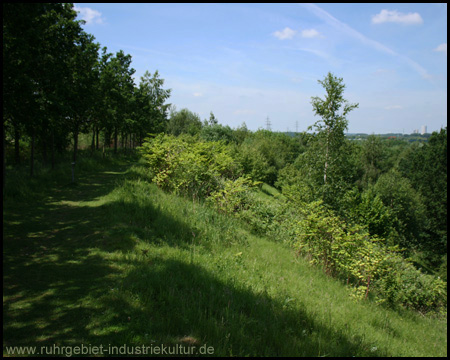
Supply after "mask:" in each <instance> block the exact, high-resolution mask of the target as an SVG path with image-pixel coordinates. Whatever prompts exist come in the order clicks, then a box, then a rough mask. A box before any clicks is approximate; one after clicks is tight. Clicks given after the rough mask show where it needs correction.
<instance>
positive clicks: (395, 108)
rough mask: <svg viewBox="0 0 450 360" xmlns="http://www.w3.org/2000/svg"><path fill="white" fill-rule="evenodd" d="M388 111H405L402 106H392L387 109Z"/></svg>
mask: <svg viewBox="0 0 450 360" xmlns="http://www.w3.org/2000/svg"><path fill="white" fill-rule="evenodd" d="M385 109H386V110H400V109H403V106H401V105H390V106H386V107H385Z"/></svg>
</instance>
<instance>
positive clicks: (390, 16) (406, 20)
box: [372, 9, 423, 25]
mask: <svg viewBox="0 0 450 360" xmlns="http://www.w3.org/2000/svg"><path fill="white" fill-rule="evenodd" d="M386 22H393V23H399V24H404V25H417V24H422V23H423V19H422V17H421V16H420V14H419V13H408V14H403V13H400V12H398V11H396V10H384V9H383V10H381V12H380V13H379V14H376V15H374V16H372V24H382V23H386Z"/></svg>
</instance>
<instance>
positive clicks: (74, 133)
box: [73, 125, 78, 162]
mask: <svg viewBox="0 0 450 360" xmlns="http://www.w3.org/2000/svg"><path fill="white" fill-rule="evenodd" d="M77 150H78V125H77V126H76V127H75V131H74V132H73V162H76V161H77Z"/></svg>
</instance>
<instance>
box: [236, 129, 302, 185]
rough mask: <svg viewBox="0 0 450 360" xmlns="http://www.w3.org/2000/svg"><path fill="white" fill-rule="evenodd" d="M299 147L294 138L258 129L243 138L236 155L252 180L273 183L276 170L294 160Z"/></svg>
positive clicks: (276, 174)
mask: <svg viewBox="0 0 450 360" xmlns="http://www.w3.org/2000/svg"><path fill="white" fill-rule="evenodd" d="M300 148H301V146H300V144H299V142H298V141H297V140H296V139H295V138H292V137H289V136H287V135H285V134H277V133H272V132H270V131H267V130H258V131H257V132H255V133H254V134H252V135H250V136H247V137H246V138H245V140H244V141H243V142H242V144H241V145H240V146H239V147H238V149H237V154H236V157H237V159H238V161H239V162H240V163H241V164H242V166H243V168H244V172H245V173H246V174H247V175H249V176H250V177H251V178H252V179H253V180H255V181H263V182H266V183H268V184H269V185H274V184H275V182H276V181H277V176H278V171H279V170H280V169H282V168H283V167H285V166H286V165H287V164H289V163H292V162H293V161H294V159H295V158H296V157H297V156H298V154H299V152H300Z"/></svg>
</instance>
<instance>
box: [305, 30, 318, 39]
mask: <svg viewBox="0 0 450 360" xmlns="http://www.w3.org/2000/svg"><path fill="white" fill-rule="evenodd" d="M320 36H321V35H320V33H319V32H318V31H317V30H315V29H306V30H303V31H302V37H304V38H316V37H320Z"/></svg>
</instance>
